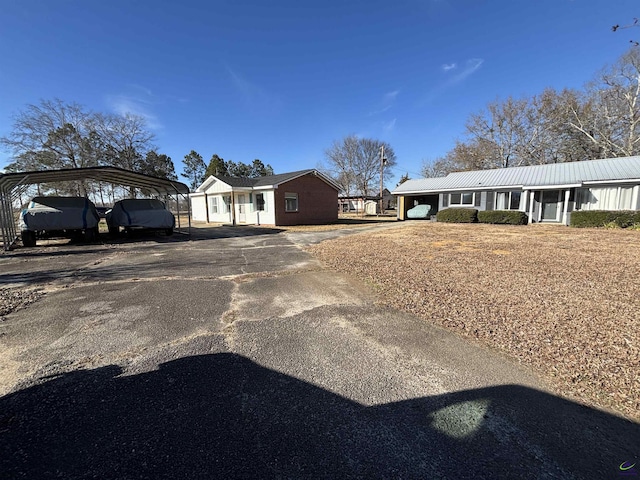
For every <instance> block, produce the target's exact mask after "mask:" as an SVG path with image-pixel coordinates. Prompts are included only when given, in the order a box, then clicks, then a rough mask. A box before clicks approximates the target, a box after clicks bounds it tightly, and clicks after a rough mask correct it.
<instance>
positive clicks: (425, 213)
mask: <svg viewBox="0 0 640 480" xmlns="http://www.w3.org/2000/svg"><path fill="white" fill-rule="evenodd" d="M430 211H431V205H417V206H415V207H413V208H411V209H410V210H407V218H428V217H429V212H430Z"/></svg>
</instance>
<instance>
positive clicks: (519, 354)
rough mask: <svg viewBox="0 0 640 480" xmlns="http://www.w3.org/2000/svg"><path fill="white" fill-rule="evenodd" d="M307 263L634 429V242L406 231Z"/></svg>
mask: <svg viewBox="0 0 640 480" xmlns="http://www.w3.org/2000/svg"><path fill="white" fill-rule="evenodd" d="M310 251H311V252H312V253H313V254H314V255H316V256H317V257H319V258H320V259H321V260H323V261H324V262H325V263H326V264H328V265H329V266H331V267H332V268H334V269H336V270H340V271H343V272H346V273H349V274H352V275H355V276H357V277H359V278H361V279H363V280H366V281H367V282H369V283H371V284H373V285H375V286H376V288H377V289H378V290H379V292H380V294H381V298H382V301H383V302H384V303H387V304H390V305H392V306H394V307H397V308H400V309H404V310H407V311H409V312H412V313H415V314H418V315H421V316H423V317H424V318H425V319H426V320H428V321H430V322H433V323H435V324H437V325H441V326H443V327H445V328H447V329H449V330H452V331H455V332H457V333H459V334H461V335H463V336H467V337H471V338H473V339H476V340H478V341H480V342H482V343H484V344H486V345H488V346H490V347H492V348H496V349H498V350H500V351H502V352H505V353H507V354H509V355H511V356H513V357H516V358H517V359H518V360H519V361H520V362H522V363H524V364H527V365H530V366H531V367H533V368H534V369H535V370H536V371H537V372H538V373H540V374H541V376H543V377H544V378H546V379H547V380H548V381H549V384H550V385H551V386H552V387H554V388H555V389H556V390H557V392H558V393H560V394H562V395H565V396H568V397H572V398H574V399H577V400H579V401H582V402H584V403H586V404H591V405H597V406H602V407H607V408H613V409H615V410H618V411H619V412H621V413H623V414H625V415H626V416H628V417H630V418H633V419H635V420H640V232H637V231H625V230H596V229H572V228H567V227H563V226H546V225H532V226H523V227H512V226H494V225H479V224H474V225H458V224H443V223H426V222H425V223H405V224H400V225H399V226H398V227H397V228H391V229H387V230H384V231H382V232H379V233H370V232H369V233H367V234H366V235H352V236H349V237H343V238H340V239H337V240H330V241H326V242H323V243H321V244H319V245H316V246H313V247H310Z"/></svg>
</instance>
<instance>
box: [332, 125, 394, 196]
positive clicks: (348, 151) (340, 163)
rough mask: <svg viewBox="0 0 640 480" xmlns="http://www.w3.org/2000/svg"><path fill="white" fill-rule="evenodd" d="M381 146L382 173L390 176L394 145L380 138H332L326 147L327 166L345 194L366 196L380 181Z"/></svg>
mask: <svg viewBox="0 0 640 480" xmlns="http://www.w3.org/2000/svg"><path fill="white" fill-rule="evenodd" d="M383 146H384V158H385V161H384V164H383V166H382V168H383V175H385V176H387V178H388V177H389V176H390V173H391V169H392V168H393V167H394V166H395V165H396V154H395V152H394V151H393V148H391V146H390V145H389V144H388V143H386V142H382V141H380V140H374V139H370V138H358V137H356V136H355V135H349V136H347V137H345V138H343V139H342V140H338V141H335V142H333V145H332V146H331V147H330V148H329V149H327V150H326V151H325V157H326V159H327V160H328V162H329V165H330V167H329V170H330V171H331V172H332V176H333V177H334V179H335V180H336V182H337V183H338V184H339V185H340V186H341V188H342V190H343V191H344V193H345V194H346V195H347V196H350V195H352V194H360V195H363V196H368V195H369V194H370V192H371V191H375V190H376V187H377V186H378V185H379V182H380V167H381V161H382V158H381V149H382V147H383Z"/></svg>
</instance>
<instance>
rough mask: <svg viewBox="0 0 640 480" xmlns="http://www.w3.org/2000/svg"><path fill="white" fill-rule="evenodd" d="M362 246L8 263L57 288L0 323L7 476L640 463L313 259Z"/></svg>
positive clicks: (621, 441)
mask: <svg viewBox="0 0 640 480" xmlns="http://www.w3.org/2000/svg"><path fill="white" fill-rule="evenodd" d="M394 226H396V225H395V224H394ZM374 228H385V227H374ZM359 231H360V232H362V231H365V230H359ZM354 233H357V232H356V231H354V230H353V229H352V230H349V231H333V232H321V233H285V232H281V231H279V230H277V229H267V228H253V227H236V228H232V227H216V228H199V229H194V230H193V235H192V237H191V238H190V239H189V238H187V237H182V236H179V235H175V236H174V237H160V236H158V237H148V238H138V239H134V240H133V241H124V240H123V241H119V242H116V243H104V244H94V245H73V244H66V243H64V242H50V243H49V244H46V245H43V246H39V247H37V248H34V249H17V250H15V251H13V252H9V253H6V254H4V255H0V272H1V275H0V287H2V288H39V289H41V290H42V291H43V292H45V295H44V296H43V297H42V298H41V299H40V300H38V301H37V302H35V303H33V304H31V305H28V306H27V307H25V308H23V309H20V310H17V311H15V312H13V313H11V314H9V315H7V316H6V317H4V321H0V395H2V396H1V397H0V452H1V454H0V478H66V479H71V478H134V479H137V478H562V479H569V478H615V477H616V476H617V475H618V474H619V473H620V470H619V466H620V465H621V464H622V463H623V462H632V461H634V459H636V458H637V457H638V456H639V455H640V426H638V425H637V424H635V423H632V422H629V421H627V420H625V419H622V418H619V417H616V416H615V415H612V414H610V413H607V412H604V411H598V410H594V409H591V408H587V407H585V406H581V405H577V404H575V403H572V402H570V401H567V400H565V399H563V398H561V397H560V396H558V395H555V394H552V393H550V392H549V391H548V390H547V388H546V387H545V385H544V384H543V383H542V382H541V381H540V380H538V379H537V378H535V377H534V376H533V375H532V374H530V373H529V372H528V371H526V370H525V369H524V368H522V367H520V366H518V365H515V364H514V363H512V362H511V361H510V360H509V359H507V358H504V357H502V356H500V355H498V354H496V353H494V352H491V351H488V350H486V349H482V348H480V347H478V346H477V345H474V344H471V343H469V342H467V341H465V340H462V339H460V338H458V337H456V336H455V335H453V334H451V333H448V332H446V331H444V330H442V329H439V328H436V327H433V326H430V325H429V324H428V323H427V322H425V321H424V320H421V319H419V318H416V317H414V316H412V315H407V314H405V313H401V312H398V311H395V310H391V309H389V308H385V307H383V306H380V305H377V304H376V298H375V295H374V293H373V292H372V291H371V290H370V289H369V288H368V287H367V285H364V284H363V283H362V282H359V280H358V279H357V278H351V277H347V276H344V275H341V274H338V273H336V272H333V271H330V270H327V269H326V268H325V267H324V266H323V265H322V264H320V263H319V262H318V261H316V260H315V259H314V258H313V257H311V256H310V255H309V254H307V253H306V252H305V250H304V247H305V246H306V245H309V244H312V243H315V242H318V241H321V240H323V239H326V238H332V237H335V236H339V235H347V234H354ZM364 238H365V242H366V236H365V237H364ZM452 268H454V267H453V266H452Z"/></svg>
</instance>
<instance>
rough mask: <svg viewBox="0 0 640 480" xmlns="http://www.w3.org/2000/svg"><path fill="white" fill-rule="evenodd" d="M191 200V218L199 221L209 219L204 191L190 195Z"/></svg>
mask: <svg viewBox="0 0 640 480" xmlns="http://www.w3.org/2000/svg"><path fill="white" fill-rule="evenodd" d="M189 201H190V202H191V218H192V219H193V220H195V221H197V222H206V221H207V207H206V205H205V203H204V193H192V194H190V195H189Z"/></svg>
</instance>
